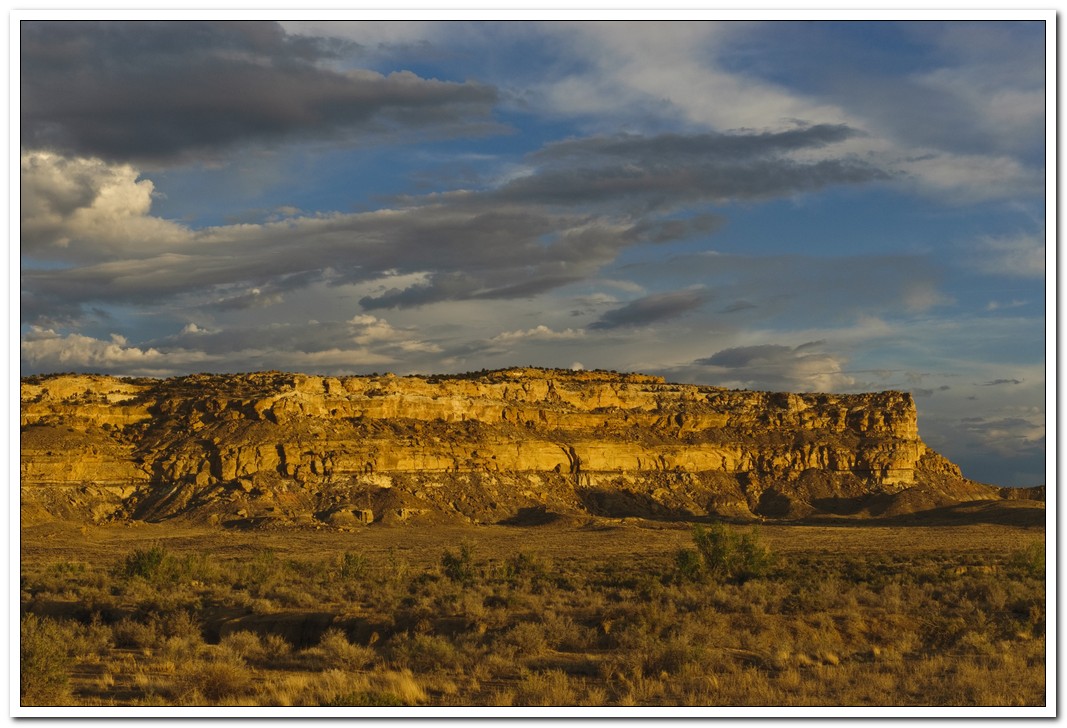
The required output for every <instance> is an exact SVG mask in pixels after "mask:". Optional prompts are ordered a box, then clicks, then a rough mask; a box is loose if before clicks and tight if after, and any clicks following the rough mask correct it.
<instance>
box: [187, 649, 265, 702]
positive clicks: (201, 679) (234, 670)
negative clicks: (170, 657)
mask: <svg viewBox="0 0 1067 728" xmlns="http://www.w3.org/2000/svg"><path fill="white" fill-rule="evenodd" d="M251 677H252V674H251V673H250V672H249V670H248V668H247V667H245V665H244V663H242V662H241V661H240V660H238V659H227V658H226V657H223V658H222V659H216V660H212V661H200V662H197V663H193V664H192V665H187V666H185V668H184V672H183V680H182V683H183V685H182V687H183V688H184V689H185V692H184V696H185V698H186V700H185V701H184V702H187V703H193V704H198V703H200V702H201V700H200V698H201V696H202V698H203V700H206V701H207V702H208V703H209V704H216V703H219V702H221V701H223V700H228V699H231V698H234V697H237V696H239V695H242V694H244V693H247V692H248V691H249V690H250V688H251V686H252V680H251Z"/></svg>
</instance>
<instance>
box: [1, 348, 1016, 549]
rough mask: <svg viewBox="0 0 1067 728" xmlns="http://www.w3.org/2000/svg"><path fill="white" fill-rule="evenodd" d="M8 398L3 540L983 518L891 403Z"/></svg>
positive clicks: (688, 398)
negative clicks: (16, 411) (177, 524)
mask: <svg viewBox="0 0 1067 728" xmlns="http://www.w3.org/2000/svg"><path fill="white" fill-rule="evenodd" d="M21 389H22V453H21V466H22V467H21V472H22V502H23V518H24V520H26V519H30V520H32V519H41V518H50V517H60V518H82V519H91V520H93V521H97V522H100V521H108V520H118V519H128V518H136V519H146V520H159V519H165V518H171V517H182V518H187V519H193V520H205V521H209V522H211V523H217V524H220V525H223V526H225V525H227V524H234V525H238V524H243V525H279V526H280V525H289V526H293V525H308V526H311V525H318V526H330V527H346V528H347V527H349V526H352V527H357V526H360V525H364V524H368V523H372V522H373V523H386V524H389V523H398V522H419V521H422V522H427V523H433V522H442V521H453V522H467V523H470V522H475V523H496V522H518V521H521V520H522V519H524V518H533V517H536V516H537V514H542V515H543V514H570V515H575V516H583V515H585V516H588V515H597V516H608V517H623V516H640V517H645V518H678V519H687V518H694V517H702V516H708V515H720V516H730V517H742V518H752V517H755V516H760V517H771V518H796V517H804V516H810V515H818V514H833V515H878V512H879V511H880V510H885V508H887V507H889V506H888V505H887V503H889V501H887V500H886V499H887V498H890V499H891V498H892V496H894V495H895V494H898V493H900V492H902V491H905V490H911V489H916V488H918V489H921V490H922V492H923V493H926V494H928V496H929V497H924V498H923V499H921V500H922V502H923V503H927V504H929V503H931V502H932V503H934V504H935V505H937V504H944V503H949V502H957V501H960V500H975V499H993V498H998V497H1000V493H999V491H998V490H997V489H995V488H991V487H988V486H983V485H979V484H977V483H974V482H972V481H968V480H966V479H964V478H962V476H961V474H960V471H959V468H957V467H956V466H955V465H953V464H952V463H950V462H948V461H947V460H945V459H944V458H942V457H941V456H939V455H937V454H936V453H934V452H933V451H931V450H930V449H928V448H927V447H926V446H925V445H924V444H923V442H922V440H921V439H920V438H919V434H918V428H917V425H916V412H915V404H914V402H913V400H912V398H911V395H909V394H907V393H902V392H878V393H871V394H856V395H831V394H789V393H768V392H750V391H732V390H726V389H721V388H717V387H706V386H695V385H687V384H669V383H666V382H664V381H663V380H662V379H661V378H659V377H653V376H647V375H641V374H617V373H614V372H602V371H582V372H572V371H562V370H542V369H508V370H502V371H493V372H480V373H474V374H468V375H457V376H431V377H415V376H409V377H397V376H393V375H388V374H387V375H384V376H367V377H341V378H335V377H317V376H305V375H299V374H285V373H279V372H262V373H254V374H241V375H203V374H201V375H193V376H188V377H179V378H174V379H166V380H153V379H118V378H113V377H106V376H87V375H57V376H47V377H32V378H28V379H24V380H23V381H22V387H21ZM516 519H517V520H516Z"/></svg>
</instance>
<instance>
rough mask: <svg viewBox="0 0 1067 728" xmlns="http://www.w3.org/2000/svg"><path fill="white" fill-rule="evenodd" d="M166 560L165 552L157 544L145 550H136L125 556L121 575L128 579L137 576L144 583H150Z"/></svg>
mask: <svg viewBox="0 0 1067 728" xmlns="http://www.w3.org/2000/svg"><path fill="white" fill-rule="evenodd" d="M166 558H167V550H166V549H165V548H163V547H162V546H160V545H158V544H156V545H154V546H149V547H148V548H146V549H136V550H134V551H133V553H130V554H127V555H126V561H125V563H124V564H123V569H122V573H123V574H124V575H125V576H126V577H128V578H133V577H137V576H139V577H141V578H142V579H145V580H146V581H152V580H153V579H154V578H155V577H156V576H157V575H158V574H159V573H160V571H161V570H162V568H163V561H164V560H165V559H166Z"/></svg>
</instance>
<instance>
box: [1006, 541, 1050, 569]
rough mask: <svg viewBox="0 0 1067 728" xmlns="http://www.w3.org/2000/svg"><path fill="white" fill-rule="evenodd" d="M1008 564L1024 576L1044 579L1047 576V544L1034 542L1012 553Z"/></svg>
mask: <svg viewBox="0 0 1067 728" xmlns="http://www.w3.org/2000/svg"><path fill="white" fill-rule="evenodd" d="M1008 563H1009V564H1010V565H1011V566H1012V568H1015V569H1018V570H1019V571H1021V572H1023V573H1024V574H1028V575H1029V576H1035V577H1040V578H1043V577H1044V576H1045V544H1044V543H1043V542H1041V541H1034V542H1032V543H1030V544H1028V545H1026V546H1025V547H1024V548H1021V549H1019V550H1017V551H1014V552H1012V554H1011V557H1010V559H1009V560H1008Z"/></svg>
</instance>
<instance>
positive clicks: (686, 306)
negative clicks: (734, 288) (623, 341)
mask: <svg viewBox="0 0 1067 728" xmlns="http://www.w3.org/2000/svg"><path fill="white" fill-rule="evenodd" d="M708 297H709V294H708V292H707V291H674V292H671V293H656V294H653V295H651V296H645V297H644V298H639V299H637V300H636V301H631V302H630V303H628V304H626V305H625V306H622V307H621V308H615V309H612V310H610V311H605V312H604V314H603V315H601V317H600V318H599V319H598V320H597V321H594V322H593V323H592V324H590V325H589V328H591V329H617V328H621V327H624V326H647V325H648V324H654V323H658V322H660V321H666V320H668V319H672V318H677V317H678V316H681V315H682V314H685V313H688V312H690V311H693V310H695V309H697V308H700V307H701V306H702V305H704V302H705V301H707V300H708Z"/></svg>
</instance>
